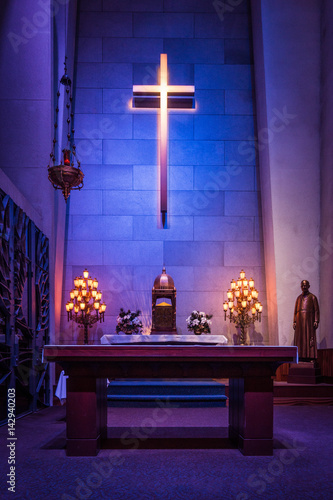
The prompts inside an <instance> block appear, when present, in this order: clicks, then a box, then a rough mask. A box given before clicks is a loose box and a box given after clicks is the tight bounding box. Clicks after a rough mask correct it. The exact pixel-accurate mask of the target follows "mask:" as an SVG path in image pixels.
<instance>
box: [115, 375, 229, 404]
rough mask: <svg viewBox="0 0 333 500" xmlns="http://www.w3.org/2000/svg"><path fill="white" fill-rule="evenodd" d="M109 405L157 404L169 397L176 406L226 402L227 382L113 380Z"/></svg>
mask: <svg viewBox="0 0 333 500" xmlns="http://www.w3.org/2000/svg"><path fill="white" fill-rule="evenodd" d="M107 398H108V405H109V406H122V407H124V406H127V405H128V406H158V402H165V401H170V402H173V403H177V406H205V405H206V406H219V407H221V406H226V400H227V397H226V395H225V386H224V384H221V383H219V382H216V381H214V380H200V379H190V380H178V379H174V380H170V379H168V380H161V379H158V380H156V379H142V380H137V379H126V380H121V379H117V380H113V381H111V382H110V384H109V386H108V390H107Z"/></svg>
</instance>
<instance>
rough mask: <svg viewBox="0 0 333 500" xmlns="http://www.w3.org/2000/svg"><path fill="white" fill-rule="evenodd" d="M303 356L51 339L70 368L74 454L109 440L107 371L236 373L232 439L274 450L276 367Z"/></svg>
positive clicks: (52, 355)
mask: <svg viewBox="0 0 333 500" xmlns="http://www.w3.org/2000/svg"><path fill="white" fill-rule="evenodd" d="M296 357H297V348H296V347H284V346H277V347H276V346H275V347H273V346H192V345H191V346H146V345H143V346H113V345H107V346H106V345H95V346H79V345H74V346H45V347H44V359H46V360H47V361H55V362H57V363H59V364H60V365H61V366H62V367H63V369H64V370H65V373H66V374H67V375H68V380H67V420H66V423H67V446H66V453H67V455H68V456H94V455H97V454H98V452H99V450H100V448H101V447H103V446H104V445H105V443H106V442H107V439H108V428H107V398H106V392H107V383H106V379H107V378H109V379H114V378H160V379H164V378H166V379H169V378H184V379H193V378H203V379H221V378H229V431H228V436H229V439H230V440H231V441H232V443H234V444H235V446H236V447H238V449H239V450H240V451H241V452H242V453H243V454H244V455H248V456H250V455H272V454H273V375H274V374H275V372H276V369H277V368H278V366H279V365H281V364H283V363H284V362H289V363H290V362H294V361H295V360H296ZM164 409H165V407H164ZM157 410H162V407H161V408H158V409H157Z"/></svg>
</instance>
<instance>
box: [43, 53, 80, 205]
mask: <svg viewBox="0 0 333 500" xmlns="http://www.w3.org/2000/svg"><path fill="white" fill-rule="evenodd" d="M66 59H67V57H66V58H65V73H64V75H63V76H62V78H61V80H60V82H59V87H58V92H57V106H56V109H55V123H54V137H53V146H52V151H51V154H50V158H51V160H50V163H49V165H48V166H47V168H48V178H49V181H50V182H51V183H52V185H53V187H54V189H61V190H62V192H63V195H64V198H65V201H66V202H67V199H68V197H69V195H70V192H71V190H72V189H81V188H82V187H83V177H84V174H83V172H82V170H81V169H80V162H79V160H78V159H77V157H76V147H75V144H74V128H73V125H74V113H73V111H72V101H73V97H72V91H71V85H72V82H71V79H70V78H69V76H68V75H67V67H66ZM61 85H63V86H64V87H65V89H66V90H65V92H66V95H65V106H66V110H67V120H66V121H67V142H66V146H65V148H64V149H63V150H62V159H61V161H60V164H57V163H58V162H57V161H56V144H57V129H58V115H59V99H60V88H61Z"/></svg>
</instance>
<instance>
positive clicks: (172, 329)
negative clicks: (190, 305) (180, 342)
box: [151, 267, 177, 334]
mask: <svg viewBox="0 0 333 500" xmlns="http://www.w3.org/2000/svg"><path fill="white" fill-rule="evenodd" d="M151 333H152V334H157V333H159V334H163V333H166V334H168V333H169V334H173V333H177V328H176V288H175V284H174V281H173V279H172V278H171V276H169V274H166V271H165V267H163V270H162V274H159V275H158V276H157V277H156V278H155V281H154V286H153V290H152V328H151Z"/></svg>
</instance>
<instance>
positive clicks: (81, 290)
mask: <svg viewBox="0 0 333 500" xmlns="http://www.w3.org/2000/svg"><path fill="white" fill-rule="evenodd" d="M74 287H75V288H74V289H73V290H71V291H70V300H69V301H68V302H67V304H66V311H67V320H68V321H70V320H72V321H75V322H76V323H78V325H79V327H81V328H84V343H85V344H88V328H91V327H92V325H93V324H94V323H96V322H97V321H100V322H102V321H104V312H105V309H106V304H104V303H103V302H101V300H102V292H101V291H100V290H97V288H98V281H97V280H96V279H94V280H93V279H92V278H91V276H89V272H88V271H87V269H85V270H84V271H83V277H82V276H80V277H77V278H75V279H74ZM94 312H95V314H94Z"/></svg>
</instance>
